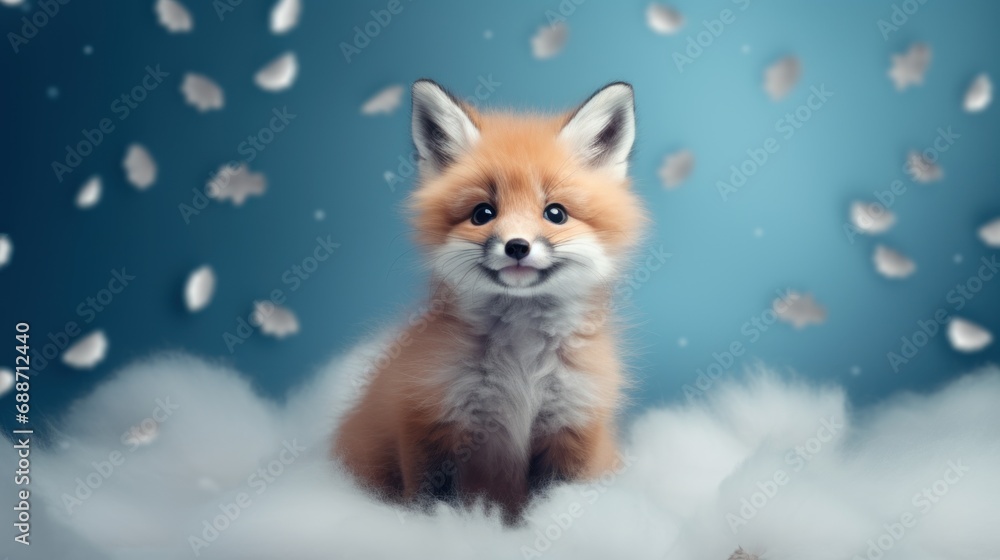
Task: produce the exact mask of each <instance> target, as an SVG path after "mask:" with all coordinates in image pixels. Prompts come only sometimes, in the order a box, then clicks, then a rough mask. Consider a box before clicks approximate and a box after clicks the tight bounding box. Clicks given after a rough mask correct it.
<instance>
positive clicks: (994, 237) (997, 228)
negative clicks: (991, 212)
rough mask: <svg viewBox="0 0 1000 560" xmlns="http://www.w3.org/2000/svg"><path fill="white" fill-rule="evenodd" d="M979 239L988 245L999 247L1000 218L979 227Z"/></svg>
mask: <svg viewBox="0 0 1000 560" xmlns="http://www.w3.org/2000/svg"><path fill="white" fill-rule="evenodd" d="M979 239H982V240H983V243H985V244H987V245H989V246H990V247H1000V218H997V219H995V220H993V221H992V222H990V223H988V224H986V225H984V226H983V227H981V228H979Z"/></svg>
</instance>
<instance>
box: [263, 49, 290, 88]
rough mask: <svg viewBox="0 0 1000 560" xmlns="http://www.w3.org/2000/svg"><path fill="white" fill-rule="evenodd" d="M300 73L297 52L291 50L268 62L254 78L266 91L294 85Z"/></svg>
mask: <svg viewBox="0 0 1000 560" xmlns="http://www.w3.org/2000/svg"><path fill="white" fill-rule="evenodd" d="M298 73H299V61H298V59H297V58H296V57H295V53H293V52H291V51H289V52H286V53H285V54H283V55H281V56H279V57H278V58H276V59H274V60H272V61H271V62H268V63H267V65H266V66H264V67H263V68H261V69H260V70H259V71H258V72H257V74H256V75H254V77H253V80H254V82H255V83H256V84H257V86H258V87H260V89H262V90H264V91H272V92H275V91H282V90H286V89H288V88H290V87H292V84H294V83H295V77H296V76H298Z"/></svg>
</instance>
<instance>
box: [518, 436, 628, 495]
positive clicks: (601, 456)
mask: <svg viewBox="0 0 1000 560" xmlns="http://www.w3.org/2000/svg"><path fill="white" fill-rule="evenodd" d="M617 451H618V449H617V445H616V443H615V437H614V426H613V424H611V422H609V421H604V420H598V421H594V422H593V423H591V424H589V425H587V426H584V427H582V428H562V429H560V430H559V431H557V432H555V433H553V434H550V435H546V436H542V437H540V438H538V439H536V440H535V442H534V444H533V445H532V461H531V474H530V479H531V484H532V486H544V485H545V484H547V483H550V482H555V481H572V480H586V479H593V478H597V477H599V476H601V475H602V474H603V473H605V472H607V471H610V470H612V469H614V468H615V466H616V463H617V460H618V457H617Z"/></svg>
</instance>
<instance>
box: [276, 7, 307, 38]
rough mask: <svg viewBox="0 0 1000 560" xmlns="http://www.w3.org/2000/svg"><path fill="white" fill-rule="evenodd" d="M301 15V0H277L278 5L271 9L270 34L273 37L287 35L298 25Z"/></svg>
mask: <svg viewBox="0 0 1000 560" xmlns="http://www.w3.org/2000/svg"><path fill="white" fill-rule="evenodd" d="M301 14H302V1H301V0H278V3H277V4H275V5H274V7H273V8H271V33H274V34H275V35H282V34H284V33H288V32H289V31H291V30H292V29H294V28H295V26H296V25H298V24H299V16H300V15H301Z"/></svg>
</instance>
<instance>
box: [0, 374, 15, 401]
mask: <svg viewBox="0 0 1000 560" xmlns="http://www.w3.org/2000/svg"><path fill="white" fill-rule="evenodd" d="M12 387H14V372H13V371H11V370H9V369H7V368H0V397H3V396H4V395H6V394H7V391H10V390H11V388H12Z"/></svg>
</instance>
